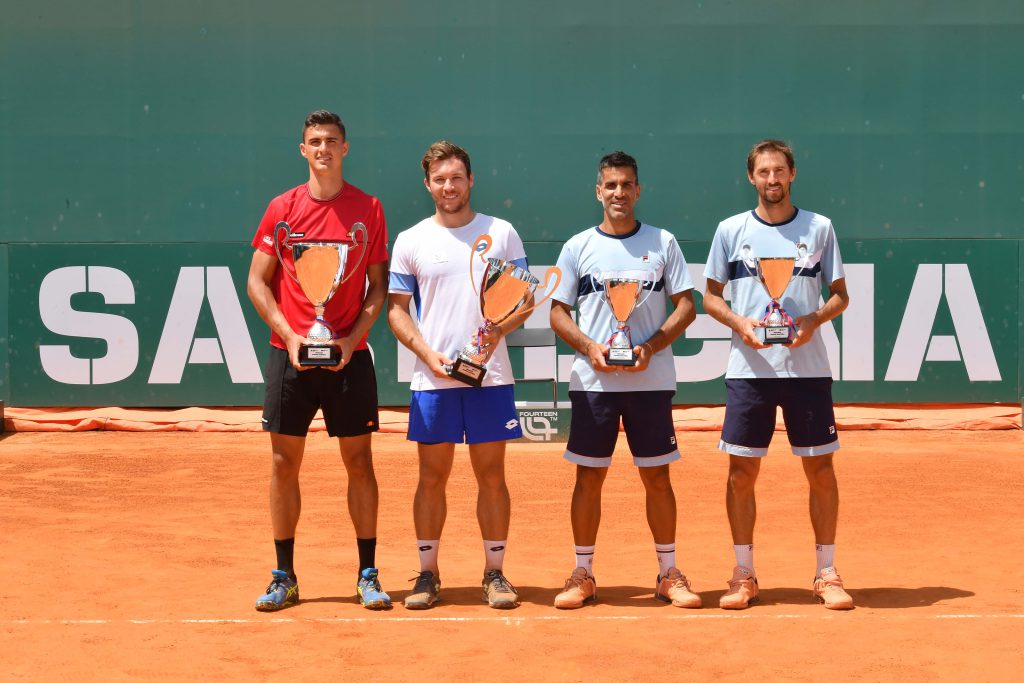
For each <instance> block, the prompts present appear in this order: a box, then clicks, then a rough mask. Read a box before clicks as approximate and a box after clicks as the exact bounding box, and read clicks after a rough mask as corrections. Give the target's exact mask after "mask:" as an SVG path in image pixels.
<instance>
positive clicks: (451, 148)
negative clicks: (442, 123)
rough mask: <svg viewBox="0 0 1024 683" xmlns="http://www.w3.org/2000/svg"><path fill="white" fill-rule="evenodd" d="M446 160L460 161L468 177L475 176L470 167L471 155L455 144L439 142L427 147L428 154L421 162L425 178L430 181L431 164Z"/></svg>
mask: <svg viewBox="0 0 1024 683" xmlns="http://www.w3.org/2000/svg"><path fill="white" fill-rule="evenodd" d="M445 159H458V160H459V161H461V162H462V163H463V165H465V167H466V175H467V176H470V175H473V168H472V167H471V166H470V165H469V153H468V152H466V150H464V149H462V148H461V147H459V146H458V145H456V144H455V143H454V142H448V141H447V140H438V141H437V142H435V143H434V144H432V145H431V146H430V147H427V152H426V154H424V155H423V159H422V160H421V161H420V166H422V167H423V177H424V178H427V179H428V180H429V179H430V164H432V163H434V162H435V161H444V160H445Z"/></svg>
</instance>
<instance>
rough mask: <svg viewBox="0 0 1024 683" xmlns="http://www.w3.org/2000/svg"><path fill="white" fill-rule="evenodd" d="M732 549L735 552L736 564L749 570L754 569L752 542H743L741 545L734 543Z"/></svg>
mask: <svg viewBox="0 0 1024 683" xmlns="http://www.w3.org/2000/svg"><path fill="white" fill-rule="evenodd" d="M732 551H733V552H734V553H736V564H738V565H739V566H741V567H746V568H747V569H749V570H750V571H751V572H753V571H754V544H753V543H744V544H743V545H734V546H733V547H732Z"/></svg>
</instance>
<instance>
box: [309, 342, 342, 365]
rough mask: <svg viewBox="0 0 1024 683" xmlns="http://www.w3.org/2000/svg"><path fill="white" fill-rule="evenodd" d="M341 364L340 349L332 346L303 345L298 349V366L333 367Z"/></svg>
mask: <svg viewBox="0 0 1024 683" xmlns="http://www.w3.org/2000/svg"><path fill="white" fill-rule="evenodd" d="M340 362H341V349H339V348H338V347H337V346H335V345H334V344H303V345H302V346H300V347H299V365H301V366H303V367H313V368H316V367H324V366H327V367H333V366H335V365H337V364H338V363H340Z"/></svg>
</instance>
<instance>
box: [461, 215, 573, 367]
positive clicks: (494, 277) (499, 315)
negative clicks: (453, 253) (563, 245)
mask: <svg viewBox="0 0 1024 683" xmlns="http://www.w3.org/2000/svg"><path fill="white" fill-rule="evenodd" d="M481 245H484V246H483V248H482V249H480V246H481ZM478 249H479V252H478V251H477V250H478ZM490 249H491V236H490V235H480V236H479V237H477V238H476V241H475V242H474V243H473V250H472V251H471V252H470V255H469V280H470V282H471V283H472V285H473V291H474V292H477V293H478V294H479V295H480V314H481V315H482V316H483V324H482V325H480V327H479V328H478V329H477V331H476V334H474V335H473V337H471V338H470V340H469V341H468V342H467V343H466V345H465V346H463V347H462V349H461V350H459V352H458V354H456V356H455V361H454V362H453V363H452V364H451V365H447V366H445V371H446V372H447V373H448V375H449V376H450V377H451V378H452V379H457V380H459V381H460V382H464V383H465V384H468V385H470V386H474V387H478V386H480V385H481V384H483V381H484V376H485V375H486V374H487V366H486V363H487V359H488V358H489V357H490V354H491V351H492V350H491V349H490V348H489V347H488V346H485V345H484V343H483V336H484V335H485V334H487V333H488V332H490V330H491V329H492V328H493V327H494V326H495V325H500V324H501V323H502V322H504V321H506V320H508V319H509V318H510V317H512V315H513V314H514V313H517V312H520V311H524V309H523V307H524V306H525V305H526V302H527V301H529V300H530V297H531V296H533V293H534V292H536V291H537V289H538V288H539V287H540V280H538V279H537V278H536V277H534V276H533V274H532V273H530V271H528V270H524V269H522V268H520V267H519V266H517V265H515V264H514V263H509V262H508V261H504V260H502V259H497V258H488V259H485V258H484V256H485V255H486V254H487V252H488V251H490ZM478 257H479V259H480V260H481V261H483V262H484V274H483V278H482V279H481V281H480V288H479V290H478V289H477V286H476V276H475V275H474V270H473V267H474V265H475V264H476V259H477V258H478ZM552 278H554V282H553V283H552V282H551V280H552ZM561 281H562V271H561V270H560V269H559V268H558V267H557V266H551V267H550V268H548V270H547V272H546V273H545V274H544V282H545V284H544V286H543V288H544V289H546V290H547V296H545V297H544V298H543V299H541V300H540V301H537V302H535V303H534V304H533V305H532V306H530V307H529V308H528V309H525V311H532V310H533V309H535V308H537V306H540V305H541V304H542V303H544V302H545V301H547V300H548V299H549V298H551V295H552V294H554V293H555V289H557V288H558V283H559V282H561ZM525 311H524V312H525Z"/></svg>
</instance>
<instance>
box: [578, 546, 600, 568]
mask: <svg viewBox="0 0 1024 683" xmlns="http://www.w3.org/2000/svg"><path fill="white" fill-rule="evenodd" d="M594 547H595V546H592V545H578V546H576V566H577V567H583V568H584V569H586V570H587V574H588V575H589V576H593V575H594Z"/></svg>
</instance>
